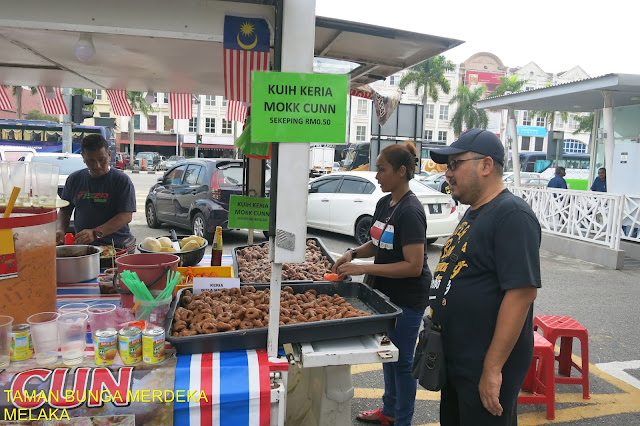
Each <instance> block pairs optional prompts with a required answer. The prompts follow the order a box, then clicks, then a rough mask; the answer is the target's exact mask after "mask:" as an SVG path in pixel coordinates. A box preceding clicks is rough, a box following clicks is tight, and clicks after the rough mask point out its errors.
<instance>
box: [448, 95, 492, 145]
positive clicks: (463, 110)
mask: <svg viewBox="0 0 640 426" xmlns="http://www.w3.org/2000/svg"><path fill="white" fill-rule="evenodd" d="M486 91H487V86H485V85H481V86H478V87H475V88H473V89H470V88H469V87H467V86H464V85H460V86H458V91H457V93H456V94H455V96H454V97H453V98H451V101H450V102H449V103H450V104H454V103H456V102H457V103H458V107H457V108H456V112H455V113H454V114H453V118H452V119H451V125H452V126H453V133H455V135H456V138H457V137H458V135H459V134H460V133H462V129H463V127H464V128H466V129H472V128H474V127H477V128H480V129H485V130H486V129H487V126H488V125H489V117H488V116H487V112H486V111H485V110H483V109H478V107H477V106H476V105H477V103H478V101H479V100H481V99H482V96H483V95H484V93H485V92H486Z"/></svg>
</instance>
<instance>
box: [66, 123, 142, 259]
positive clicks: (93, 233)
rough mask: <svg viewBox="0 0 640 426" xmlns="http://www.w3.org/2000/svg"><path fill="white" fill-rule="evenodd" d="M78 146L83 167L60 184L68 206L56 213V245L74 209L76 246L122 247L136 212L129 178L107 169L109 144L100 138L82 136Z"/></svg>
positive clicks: (109, 155) (95, 135) (133, 190)
mask: <svg viewBox="0 0 640 426" xmlns="http://www.w3.org/2000/svg"><path fill="white" fill-rule="evenodd" d="M80 146H81V152H82V159H83V160H84V163H85V164H86V165H87V168H86V169H82V170H78V171H75V172H73V173H71V174H70V175H69V177H68V178H67V182H66V183H65V185H64V189H63V191H62V199H63V200H67V201H69V205H68V206H67V207H64V208H62V209H60V211H59V214H58V224H57V232H56V240H57V243H58V244H63V243H64V235H65V232H66V229H67V228H68V227H69V219H70V218H71V214H72V213H73V210H74V209H75V218H74V227H75V230H76V236H75V243H76V244H92V245H111V244H114V245H115V247H123V246H124V242H125V240H127V239H128V238H131V237H132V235H131V231H130V230H129V222H131V219H132V217H133V212H135V211H136V195H135V188H134V187H133V183H132V182H131V179H130V178H129V176H127V175H126V174H124V173H123V172H121V171H120V170H118V169H115V168H111V167H109V163H110V160H111V154H110V152H109V144H108V143H107V141H106V140H105V139H104V138H103V137H102V135H99V134H93V135H89V136H86V137H85V138H84V139H83V140H82V143H81V145H80Z"/></svg>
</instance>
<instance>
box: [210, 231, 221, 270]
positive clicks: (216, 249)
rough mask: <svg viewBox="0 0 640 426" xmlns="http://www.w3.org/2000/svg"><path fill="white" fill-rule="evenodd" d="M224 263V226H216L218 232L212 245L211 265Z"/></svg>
mask: <svg viewBox="0 0 640 426" xmlns="http://www.w3.org/2000/svg"><path fill="white" fill-rule="evenodd" d="M221 265H222V226H216V234H215V236H214V237H213V244H212V245H211V266H221Z"/></svg>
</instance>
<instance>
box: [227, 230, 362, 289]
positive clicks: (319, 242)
mask: <svg viewBox="0 0 640 426" xmlns="http://www.w3.org/2000/svg"><path fill="white" fill-rule="evenodd" d="M309 240H313V241H315V242H316V245H317V246H318V247H320V251H321V252H322V254H323V255H325V256H326V257H327V259H329V262H330V263H331V265H334V264H335V263H336V259H335V258H334V257H333V256H332V255H331V253H329V249H327V246H325V245H324V243H323V242H322V240H321V239H320V238H314V237H309V238H307V239H306V240H305V244H306V242H307V241H309ZM265 244H269V242H268V241H266V242H264V243H260V244H252V245H246V246H238V247H235V248H234V249H233V250H232V251H231V258H232V259H233V273H234V277H239V276H240V275H238V255H237V251H238V250H242V249H245V248H247V247H253V246H264V245H265ZM344 281H351V277H346V278H345V279H344ZM300 282H309V283H312V282H313V283H322V282H324V283H326V282H329V281H291V280H282V284H283V285H288V284H292V283H300ZM242 284H252V285H253V284H268V283H242Z"/></svg>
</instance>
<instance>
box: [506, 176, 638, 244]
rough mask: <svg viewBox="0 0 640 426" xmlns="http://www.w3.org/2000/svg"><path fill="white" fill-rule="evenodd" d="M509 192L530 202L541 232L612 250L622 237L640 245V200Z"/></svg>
mask: <svg viewBox="0 0 640 426" xmlns="http://www.w3.org/2000/svg"><path fill="white" fill-rule="evenodd" d="M509 190H510V191H511V192H513V193H514V194H516V195H519V196H521V197H522V198H523V199H524V200H525V201H526V202H527V203H529V205H530V206H531V208H532V209H533V211H534V212H535V213H536V216H537V217H538V221H539V222H540V226H541V228H542V231H543V232H547V233H550V234H556V235H561V236H564V237H568V238H574V239H577V240H582V241H587V242H590V243H595V244H600V245H604V246H607V247H609V248H612V249H619V248H620V239H621V238H625V239H630V240H633V241H639V242H640V238H639V236H638V233H639V232H638V229H639V228H640V221H639V216H640V197H635V198H634V197H626V196H624V195H620V194H609V193H603V192H591V191H572V190H567V189H555V188H554V189H553V190H551V189H548V188H532V187H520V188H515V187H513V186H512V185H509ZM625 223H626V224H627V225H626V226H625V227H624V228H623V225H624V224H625ZM623 232H624V236H623Z"/></svg>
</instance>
